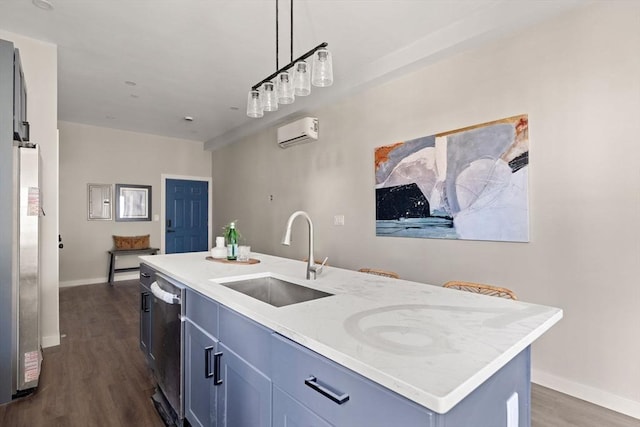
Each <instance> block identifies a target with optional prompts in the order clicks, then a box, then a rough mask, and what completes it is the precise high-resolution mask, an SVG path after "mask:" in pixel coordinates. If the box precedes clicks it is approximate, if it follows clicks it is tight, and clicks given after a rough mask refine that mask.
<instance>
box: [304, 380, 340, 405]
mask: <svg viewBox="0 0 640 427" xmlns="http://www.w3.org/2000/svg"><path fill="white" fill-rule="evenodd" d="M304 383H305V384H306V385H307V386H309V387H311V388H312V389H314V390H315V391H317V392H318V393H320V394H321V395H323V396H325V397H328V398H329V399H331V400H333V401H334V402H336V403H337V404H338V405H342V404H343V403H344V402H346V401H347V400H349V395H348V394H347V393H340V392H337V393H336V392H335V391H333V390H330V389H329V388H327V387H326V386H324V385H321V384H320V383H319V382H318V379H317V378H316V377H314V376H310V377H309V378H307V379H306V380H304Z"/></svg>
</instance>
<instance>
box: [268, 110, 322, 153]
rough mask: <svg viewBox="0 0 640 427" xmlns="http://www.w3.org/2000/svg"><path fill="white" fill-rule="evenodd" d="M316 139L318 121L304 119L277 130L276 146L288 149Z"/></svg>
mask: <svg viewBox="0 0 640 427" xmlns="http://www.w3.org/2000/svg"><path fill="white" fill-rule="evenodd" d="M316 139H318V119H317V118H316V117H305V118H303V119H299V120H296V121H295V122H292V123H289V124H288V125H284V126H282V127H279V128H278V145H279V146H280V148H288V147H291V146H292V145H295V144H301V143H303V142H310V141H315V140H316Z"/></svg>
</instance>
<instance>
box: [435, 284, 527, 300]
mask: <svg viewBox="0 0 640 427" xmlns="http://www.w3.org/2000/svg"><path fill="white" fill-rule="evenodd" d="M442 286H443V287H445V288H451V289H458V290H461V291H468V292H475V293H477V294H483V295H491V296H494V297H501V298H508V299H512V300H517V299H518V298H517V297H516V294H515V293H514V292H513V291H512V290H511V289H507V288H500V287H498V286H492V285H484V284H482V283H472V282H460V281H451V282H447V283H445V284H444V285H442Z"/></svg>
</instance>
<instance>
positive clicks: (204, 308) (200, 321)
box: [184, 288, 220, 338]
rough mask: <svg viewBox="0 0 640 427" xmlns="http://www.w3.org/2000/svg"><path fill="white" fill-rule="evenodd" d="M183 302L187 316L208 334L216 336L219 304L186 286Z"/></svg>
mask: <svg viewBox="0 0 640 427" xmlns="http://www.w3.org/2000/svg"><path fill="white" fill-rule="evenodd" d="M184 304H185V309H186V310H185V312H186V315H187V318H188V319H189V320H191V321H192V322H193V323H195V324H196V325H198V326H200V327H201V328H202V329H203V330H204V331H206V332H207V333H208V334H210V335H211V336H213V337H215V338H217V337H218V335H219V330H218V311H219V310H220V305H219V304H218V303H217V302H215V301H213V300H211V299H209V298H207V297H205V296H203V295H200V294H199V293H197V292H194V291H192V290H191V289H188V288H187V289H186V292H185V301H184Z"/></svg>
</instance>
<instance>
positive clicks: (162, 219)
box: [160, 173, 213, 254]
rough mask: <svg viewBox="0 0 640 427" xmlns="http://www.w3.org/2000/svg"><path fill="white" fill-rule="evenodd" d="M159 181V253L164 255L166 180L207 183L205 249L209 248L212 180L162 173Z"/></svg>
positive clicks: (203, 177)
mask: <svg viewBox="0 0 640 427" xmlns="http://www.w3.org/2000/svg"><path fill="white" fill-rule="evenodd" d="M160 176H161V179H160V253H161V254H164V253H165V247H166V246H165V230H166V227H165V224H166V214H167V213H166V210H167V207H166V203H167V180H168V179H181V180H186V181H203V182H207V183H208V185H207V193H208V194H207V205H208V206H207V217H208V220H207V227H208V231H207V247H208V248H210V247H211V242H212V239H211V236H212V231H213V224H212V223H211V222H212V220H213V209H212V206H213V204H212V201H211V199H212V195H213V191H212V188H211V187H212V179H211V177H207V176H187V175H172V174H165V173H163V174H162V175H160Z"/></svg>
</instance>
